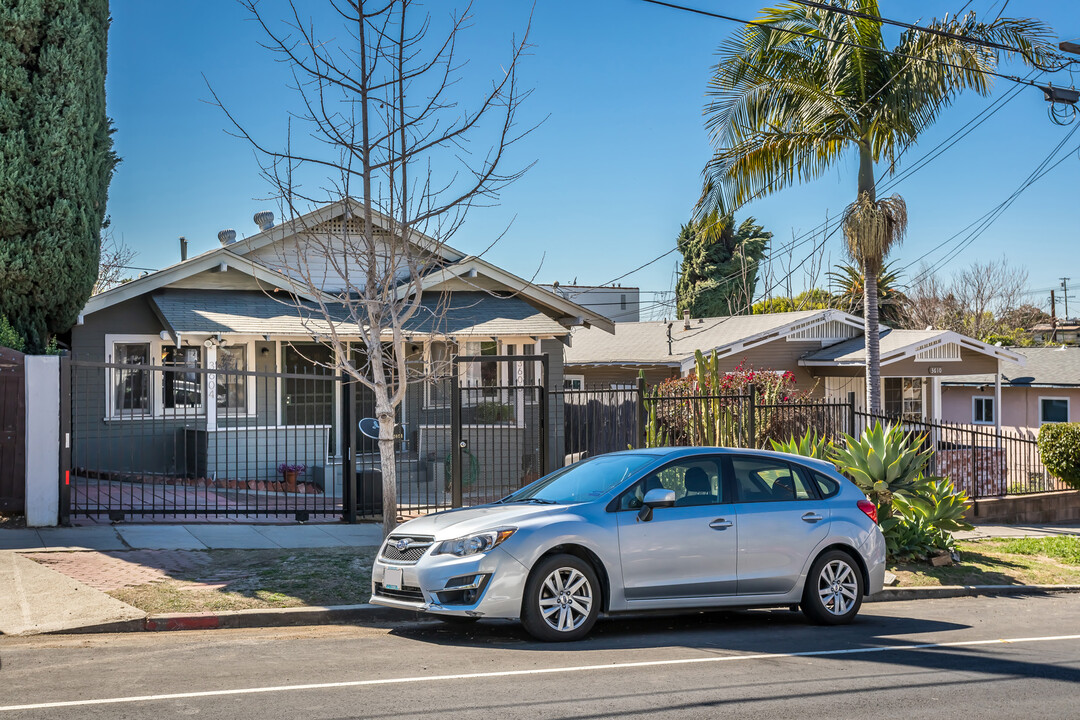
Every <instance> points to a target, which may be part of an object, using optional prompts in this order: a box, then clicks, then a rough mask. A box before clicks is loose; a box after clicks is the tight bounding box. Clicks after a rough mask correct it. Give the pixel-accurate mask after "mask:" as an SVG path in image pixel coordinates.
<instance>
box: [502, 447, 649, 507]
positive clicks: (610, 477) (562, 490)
mask: <svg viewBox="0 0 1080 720" xmlns="http://www.w3.org/2000/svg"><path fill="white" fill-rule="evenodd" d="M654 459H655V457H654V456H652V455H644V454H642V455H601V456H600V457H595V458H590V459H588V460H583V461H582V462H579V463H575V464H573V465H571V466H570V467H568V468H564V469H563V470H560V471H558V472H555V473H552V474H551V475H548V476H547V477H543V478H540V479H539V480H537V481H536V482H534V483H532V484H531V485H527V486H525V487H523V488H522V489H520V490H518V491H517V492H516V493H514V494H513V495H508V496H507V497H505V498H503V499H502V500H500V501H499V502H501V503H516V502H520V503H526V502H531V503H538V504H545V505H547V504H556V503H558V504H570V503H581V502H589V501H590V500H596V499H597V498H599V497H601V496H603V495H604V494H605V493H607V492H608V491H609V490H611V489H612V488H613V487H615V486H616V485H618V484H620V483H621V482H622V481H623V480H626V479H627V478H629V477H630V476H631V475H632V474H633V473H634V471H635V470H637V469H638V468H640V467H643V466H645V465H646V464H648V463H649V462H651V461H653V460H654Z"/></svg>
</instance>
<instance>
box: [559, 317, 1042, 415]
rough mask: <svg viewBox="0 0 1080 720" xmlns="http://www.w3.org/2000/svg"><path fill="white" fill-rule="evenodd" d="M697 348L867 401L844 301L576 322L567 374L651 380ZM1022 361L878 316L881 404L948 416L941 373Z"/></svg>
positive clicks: (681, 365)
mask: <svg viewBox="0 0 1080 720" xmlns="http://www.w3.org/2000/svg"><path fill="white" fill-rule="evenodd" d="M697 350H700V351H702V352H703V353H711V352H713V351H715V352H716V353H717V356H718V358H719V359H720V362H721V368H722V369H726V370H728V371H731V370H734V369H735V368H736V367H737V366H738V365H739V364H740V363H745V364H746V365H749V366H753V367H754V368H756V369H760V370H777V371H790V372H792V373H793V374H794V375H795V379H796V384H797V387H799V388H800V389H804V390H810V391H811V393H812V395H814V396H817V397H825V398H833V399H837V400H844V399H847V397H848V393H850V392H854V393H855V398H856V407H857V408H858V409H859V410H862V409H864V405H865V395H866V380H865V362H866V360H865V357H866V356H865V344H864V337H863V321H862V318H860V317H857V316H854V315H850V314H848V313H845V312H842V311H840V310H804V311H799V312H788V313H771V314H766V315H736V316H730V317H713V318H684V319H682V320H679V321H676V322H656V321H652V322H636V323H616V325H615V336H614V338H612V337H611V335H609V334H608V333H607V332H604V331H598V330H597V329H593V328H586V327H578V328H575V329H574V330H573V332H572V333H571V341H570V347H569V348H568V349H567V350H566V354H565V376H564V382H565V383H566V386H567V387H571V388H580V387H589V386H602V387H612V386H624V385H631V384H633V383H634V382H635V381H636V378H637V377H638V373H639V372H644V374H645V378H646V380H647V381H648V382H649V383H657V382H660V381H662V380H664V379H665V378H668V377H678V376H681V375H687V374H689V373H690V372H692V371H693V370H694V364H695V361H694V353H695V351H697ZM1025 363H1026V358H1025V357H1024V356H1023V355H1021V354H1020V353H1019V352H1017V351H1016V350H1014V349H1010V348H1002V347H998V346H994V345H988V344H987V343H984V342H980V341H978V340H975V339H973V338H969V337H965V336H963V335H959V334H957V333H954V332H950V331H947V330H895V329H890V328H888V327H884V326H883V327H882V337H881V375H882V400H883V404H884V408H883V409H884V410H885V412H886V413H887V414H889V415H897V416H898V415H904V416H908V417H911V418H913V419H937V420H941V419H952V417H951V416H950V417H949V418H945V417H944V415H943V411H944V408H945V407H946V406H945V405H944V403H943V401H942V380H943V378H945V377H946V376H949V377H950V379H951V380H954V381H955V380H957V379H960V378H963V377H965V376H976V377H979V378H983V379H984V382H986V381H985V378H989V381H988V382H989V385H990V387H991V389H993V388H994V386H995V382H997V383H998V384H999V389H998V391H997V392H998V393H1000V382H1001V380H1000V378H1001V373H1002V371H1003V369H1004V368H1005V367H1006V366H1008V367H1013V366H1016V367H1022V366H1023V365H1024V364H1025Z"/></svg>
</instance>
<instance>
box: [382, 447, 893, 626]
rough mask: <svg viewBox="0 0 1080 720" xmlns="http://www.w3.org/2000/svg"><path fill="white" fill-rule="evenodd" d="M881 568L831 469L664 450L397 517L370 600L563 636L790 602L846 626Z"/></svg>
mask: <svg viewBox="0 0 1080 720" xmlns="http://www.w3.org/2000/svg"><path fill="white" fill-rule="evenodd" d="M884 576H885V540H884V538H883V537H882V535H881V530H880V528H878V526H877V518H876V511H875V508H874V505H873V503H871V502H870V501H869V500H867V499H866V496H865V495H864V494H863V493H862V491H860V490H859V489H858V487H856V486H855V485H854V484H853V483H852V482H850V481H849V480H847V479H845V478H844V477H843V476H842V475H840V474H839V473H837V472H836V470H835V468H833V466H832V465H830V464H828V463H825V462H821V461H818V460H812V459H810V458H805V457H800V456H796V455H787V454H784V453H776V452H767V451H760V450H734V449H727V448H660V449H652V450H630V451H626V452H617V453H611V454H608V455H601V456H598V457H594V458H590V459H588V460H584V461H582V462H579V463H575V464H574V465H571V466H569V467H566V468H563V469H561V470H558V471H556V472H554V473H551V474H549V475H547V476H545V477H543V478H540V479H539V480H537V481H536V482H533V483H531V484H530V485H527V486H526V487H524V488H522V489H521V490H518V491H517V492H515V493H513V494H512V495H509V496H507V497H505V498H503V499H502V500H500V501H498V502H495V503H492V504H489V505H482V506H479V507H472V508H464V509H460V510H452V511H449V512H442V513H437V514H434V515H428V516H426V517H422V518H418V519H416V520H410V521H409V522H407V523H404V524H403V525H401V526H399V527H398V528H397V529H396V530H395V531H394V533H393V534H392V535H390V537H388V538H387V539H386V542H385V544H384V545H383V547H382V549H381V551H380V552H379V556H378V558H377V559H376V560H375V565H374V568H373V571H372V596H371V602H372V603H375V604H378V605H386V606H389V607H397V608H404V609H409V610H419V611H423V612H428V613H435V614H438V615H440V616H444V617H447V618H448V619H451V618H453V617H455V616H456V617H457V618H459V619H469V618H474V619H475V618H520V619H521V621H522V623H523V624H524V626H525V628H526V629H527V630H528V631H529V633H531V634H532V635H533V636H534V637H536V638H539V639H541V640H552V641H558V640H576V639H578V638H581V637H584V636H585V635H586V634H587V633H588V632H589V631H590V630H591V629H592V626H593V624H594V623H595V622H596V619H597V617H598V616H599V614H600V613H606V614H609V615H611V614H616V613H630V612H639V611H655V610H672V611H680V610H688V609H700V608H719V607H768V606H792V605H796V604H797V605H800V606H801V607H802V610H803V612H804V613H805V614H806V616H807V617H808V618H809V619H810V620H812V621H814V622H817V623H822V624H828V625H837V624H841V623H846V622H849V621H851V619H852V618H854V617H855V614H856V613H857V612H858V611H859V606H860V605H861V604H862V600H863V597H864V596H865V595H868V594H871V593H875V592H878V591H879V590H881V587H882V583H883V580H884Z"/></svg>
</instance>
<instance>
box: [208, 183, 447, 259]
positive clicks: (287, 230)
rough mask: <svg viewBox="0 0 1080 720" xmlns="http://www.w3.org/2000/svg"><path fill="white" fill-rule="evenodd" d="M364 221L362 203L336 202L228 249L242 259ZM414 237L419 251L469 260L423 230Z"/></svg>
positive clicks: (381, 219) (384, 221) (382, 221)
mask: <svg viewBox="0 0 1080 720" xmlns="http://www.w3.org/2000/svg"><path fill="white" fill-rule="evenodd" d="M371 212H372V215H373V216H374V218H375V221H376V223H377V224H378V225H380V226H390V225H393V220H392V219H391V218H389V217H387V216H386V215H384V214H383V213H381V212H379V211H378V210H375V209H374V208H373V209H372V211H371ZM343 215H344V216H349V217H357V218H362V217H363V215H364V206H363V204H362V203H360V202H358V201H357V200H354V199H353V198H343V199H341V200H336V201H334V202H331V203H327V204H326V205H322V206H320V207H317V208H315V209H314V210H312V211H310V212H307V213H304V214H303V215H300V216H298V217H295V218H288V219H282V220H281V221H280V222H279V223H278V224H276V225H274V226H273V227H272V228H270V229H268V230H262V231H260V232H257V233H255V234H254V235H250V236H248V237H246V238H244V239H242V240H237V241H236V242H234V243H231V244H230V245H228V248H229V249H230V250H232V251H233V252H235V253H237V254H238V255H247V254H249V253H253V252H255V251H256V250H260V249H261V248H264V247H266V246H267V245H272V244H274V243H276V242H278V241H280V240H284V239H285V238H287V237H290V236H292V235H296V234H298V233H301V232H304V231H305V230H311V229H313V228H315V227H316V226H318V225H321V224H323V223H325V222H327V221H329V220H333V219H335V218H337V217H341V216H343ZM410 232H411V233H412V235H413V238H412V241H413V242H414V243H415V244H416V245H417V246H419V247H421V248H423V249H425V250H429V251H432V250H434V251H437V252H438V255H439V256H440V257H442V258H443V259H444V260H447V261H449V262H457V261H458V260H460V259H462V258H464V257H465V253H463V252H461V251H459V250H455V249H454V248H452V247H450V246H449V245H446V244H445V243H440V242H438V241H437V240H435V239H434V238H432V237H430V236H428V235H425V234H424V233H422V232H420V231H419V230H415V229H413V230H410Z"/></svg>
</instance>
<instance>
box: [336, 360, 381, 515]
mask: <svg viewBox="0 0 1080 720" xmlns="http://www.w3.org/2000/svg"><path fill="white" fill-rule="evenodd" d="M341 382H342V387H341V389H342V391H343V392H342V395H344V396H345V407H343V408H342V409H341V415H342V420H341V421H342V423H344V425H345V432H344V433H342V440H343V441H344V442H345V447H344V448H342V451H343V452H342V453H341V461H342V462H341V491H342V494H343V495H344V497H343V498H342V500H343V504H344V506H345V517H344V518H343V520H345V522H347V523H355V522H356V506H357V498H356V496H357V493H358V492H359V485H358V483H357V482H356V424H357V422H359V420H358V419H357V417H356V383H355V382H349V376H348V374H347V373H344V372H343V373H341ZM372 499H373V500H374V498H372ZM374 506H375V503H374V502H372V509H373V510H374Z"/></svg>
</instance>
